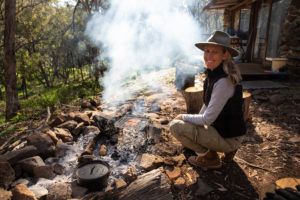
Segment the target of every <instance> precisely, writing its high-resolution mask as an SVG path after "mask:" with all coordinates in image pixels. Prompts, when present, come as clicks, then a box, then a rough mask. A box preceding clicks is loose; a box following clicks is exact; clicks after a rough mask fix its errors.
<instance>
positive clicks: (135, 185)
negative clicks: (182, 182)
mask: <svg viewBox="0 0 300 200" xmlns="http://www.w3.org/2000/svg"><path fill="white" fill-rule="evenodd" d="M119 199H122V200H132V199H134V200H144V199H147V200H172V199H173V196H172V192H171V186H170V184H169V183H168V178H167V177H166V175H165V174H163V173H162V172H161V169H154V170H152V171H150V172H148V173H145V174H143V175H141V176H138V179H137V180H135V181H134V182H132V183H131V184H130V185H129V186H128V187H127V188H126V189H125V190H123V191H121V192H120V195H119Z"/></svg>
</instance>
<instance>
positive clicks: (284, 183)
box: [275, 178, 300, 189]
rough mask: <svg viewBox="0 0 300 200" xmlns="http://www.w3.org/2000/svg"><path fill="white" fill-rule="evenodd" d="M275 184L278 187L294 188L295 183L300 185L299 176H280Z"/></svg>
mask: <svg viewBox="0 0 300 200" xmlns="http://www.w3.org/2000/svg"><path fill="white" fill-rule="evenodd" d="M275 184H276V186H277V187H279V188H287V187H290V188H294V189H296V185H300V179H299V178H282V179H279V180H277V181H276V182H275Z"/></svg>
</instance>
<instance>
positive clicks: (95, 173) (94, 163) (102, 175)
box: [76, 160, 110, 189]
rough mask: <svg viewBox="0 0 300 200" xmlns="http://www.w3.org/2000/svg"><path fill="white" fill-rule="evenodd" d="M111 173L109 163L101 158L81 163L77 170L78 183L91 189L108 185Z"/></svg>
mask: <svg viewBox="0 0 300 200" xmlns="http://www.w3.org/2000/svg"><path fill="white" fill-rule="evenodd" d="M109 174H110V167H109V165H108V163H106V162H104V161H101V160H91V161H88V162H86V163H83V164H81V165H79V166H78V168H77V170H76V177H77V183H78V184H79V185H81V186H85V187H88V188H90V189H102V188H104V187H106V186H107V180H108V177H109Z"/></svg>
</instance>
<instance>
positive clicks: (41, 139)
mask: <svg viewBox="0 0 300 200" xmlns="http://www.w3.org/2000/svg"><path fill="white" fill-rule="evenodd" d="M27 142H28V144H29V145H33V146H35V147H36V148H37V150H38V154H39V155H40V156H41V157H42V158H44V159H45V158H48V157H51V156H53V155H54V152H55V144H54V142H53V141H52V139H51V138H50V137H49V136H48V135H46V134H33V135H30V136H29V137H27Z"/></svg>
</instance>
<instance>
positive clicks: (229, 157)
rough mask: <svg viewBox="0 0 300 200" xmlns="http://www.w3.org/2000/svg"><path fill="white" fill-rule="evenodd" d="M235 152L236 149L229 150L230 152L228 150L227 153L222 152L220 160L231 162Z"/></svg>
mask: <svg viewBox="0 0 300 200" xmlns="http://www.w3.org/2000/svg"><path fill="white" fill-rule="evenodd" d="M236 152H237V150H235V151H231V152H228V153H224V155H223V156H222V157H221V160H222V161H223V162H224V163H230V162H233V158H234V156H235V154H236Z"/></svg>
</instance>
